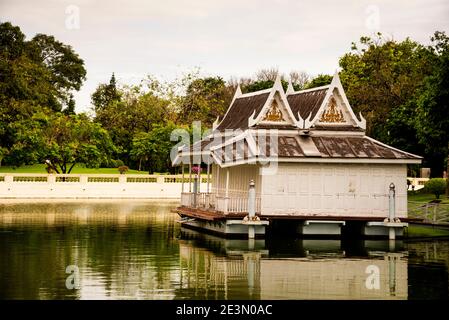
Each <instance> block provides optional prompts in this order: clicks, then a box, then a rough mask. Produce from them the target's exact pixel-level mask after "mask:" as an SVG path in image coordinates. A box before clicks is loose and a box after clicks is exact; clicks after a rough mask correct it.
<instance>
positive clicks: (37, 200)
mask: <svg viewBox="0 0 449 320" xmlns="http://www.w3.org/2000/svg"><path fill="white" fill-rule="evenodd" d="M161 201H163V202H164V203H179V201H180V199H173V198H0V205H2V204H16V203H58V202H66V203H77V202H91V203H95V202H96V203H118V202H161Z"/></svg>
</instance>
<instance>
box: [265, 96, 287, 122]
mask: <svg viewBox="0 0 449 320" xmlns="http://www.w3.org/2000/svg"><path fill="white" fill-rule="evenodd" d="M263 120H264V121H276V122H278V121H282V120H283V117H282V112H281V110H280V109H279V106H278V104H277V102H276V100H274V101H273V103H272V104H271V107H270V109H269V110H268V112H267V113H266V114H265V117H264V118H263Z"/></svg>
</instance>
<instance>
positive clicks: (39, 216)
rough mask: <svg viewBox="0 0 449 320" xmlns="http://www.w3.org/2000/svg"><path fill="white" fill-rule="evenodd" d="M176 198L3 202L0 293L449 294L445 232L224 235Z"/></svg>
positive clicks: (267, 296)
mask: <svg viewBox="0 0 449 320" xmlns="http://www.w3.org/2000/svg"><path fill="white" fill-rule="evenodd" d="M175 206H176V203H173V202H155V201H130V200H127V201H87V202H75V201H67V202H51V203H42V202H38V203H33V202H28V203H21V204H14V203H5V202H3V203H0V299H437V298H439V299H441V298H443V299H447V298H448V297H449V293H448V288H449V280H448V278H449V277H448V266H449V241H448V240H434V241H414V242H408V243H406V242H400V241H396V243H394V244H392V243H389V242H388V241H343V242H341V241H339V240H301V239H280V238H276V239H270V240H266V241H264V240H257V241H254V242H249V241H247V240H224V239H221V238H217V237H213V236H207V235H204V234H201V233H198V232H194V231H189V230H185V229H181V228H180V226H179V224H177V223H176V220H177V218H178V217H177V215H176V214H174V213H171V212H170V209H172V208H173V207H175Z"/></svg>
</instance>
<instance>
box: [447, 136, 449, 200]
mask: <svg viewBox="0 0 449 320" xmlns="http://www.w3.org/2000/svg"><path fill="white" fill-rule="evenodd" d="M446 197H449V143H448V144H447V167H446Z"/></svg>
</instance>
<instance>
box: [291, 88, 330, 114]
mask: <svg viewBox="0 0 449 320" xmlns="http://www.w3.org/2000/svg"><path fill="white" fill-rule="evenodd" d="M327 90H328V89H327V88H325V89H318V90H314V91H308V92H304V93H300V92H299V93H294V94H290V95H288V96H287V100H288V103H289V104H290V107H291V109H292V111H293V114H294V115H295V118H296V120H299V119H298V112H299V114H300V115H301V118H303V119H306V118H308V117H309V114H310V113H311V114H312V119H313V117H315V115H316V113H317V112H318V110H319V109H320V106H321V104H322V103H323V100H324V97H325V96H326V92H327Z"/></svg>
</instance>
